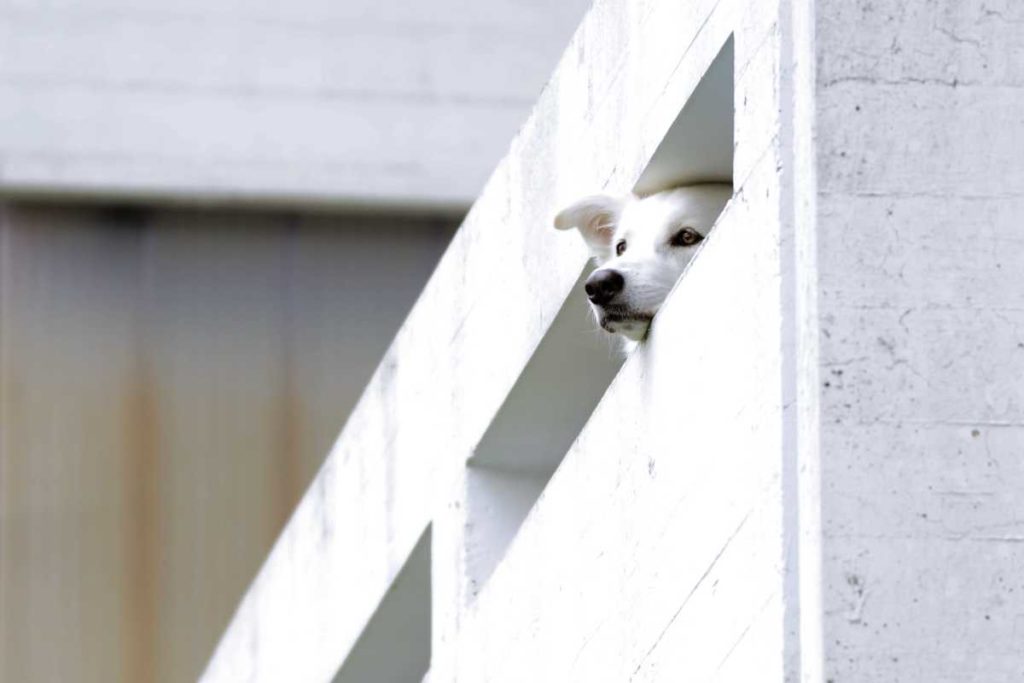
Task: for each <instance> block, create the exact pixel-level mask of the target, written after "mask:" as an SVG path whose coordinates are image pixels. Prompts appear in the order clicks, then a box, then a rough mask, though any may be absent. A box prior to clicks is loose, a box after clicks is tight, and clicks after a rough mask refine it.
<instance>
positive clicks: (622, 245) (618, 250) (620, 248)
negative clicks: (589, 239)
mask: <svg viewBox="0 0 1024 683" xmlns="http://www.w3.org/2000/svg"><path fill="white" fill-rule="evenodd" d="M625 251H626V240H619V243H618V244H616V245H615V255H616V256H622V255H623V254H624V253H625Z"/></svg>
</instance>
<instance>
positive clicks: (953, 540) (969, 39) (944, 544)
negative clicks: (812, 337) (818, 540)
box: [814, 0, 1024, 681]
mask: <svg viewBox="0 0 1024 683" xmlns="http://www.w3.org/2000/svg"><path fill="white" fill-rule="evenodd" d="M816 12H817V18H816V20H815V27H816V34H817V53H818V71H817V77H816V79H815V88H814V93H815V94H814V100H815V102H816V104H817V112H818V113H817V117H816V121H817V139H818V149H817V176H818V199H817V208H816V210H815V214H816V217H817V230H816V241H817V245H816V249H815V253H816V260H817V270H818V316H819V319H820V335H819V348H820V355H819V359H818V368H819V370H818V373H819V385H818V401H819V405H820V414H821V418H820V435H819V438H820V449H821V451H820V452H821V458H820V462H821V481H822V520H821V523H822V542H823V551H824V554H823V558H824V560H823V561H824V565H823V577H822V585H823V605H822V613H823V615H824V616H823V619H824V632H825V634H826V638H825V640H824V642H825V653H824V655H825V676H826V677H827V678H831V679H833V680H836V681H845V680H921V681H954V680H955V681H1010V680H1016V679H1018V678H1019V677H1020V672H1021V670H1022V664H1024V657H1022V654H1021V652H1022V651H1021V647H1020V643H1021V635H1022V632H1021V628H1022V626H1024V621H1022V619H1024V617H1022V615H1024V600H1022V593H1024V573H1022V567H1024V547H1022V545H1021V541H1022V540H1024V526H1022V522H1021V520H1022V519H1024V516H1022V513H1024V507H1022V506H1024V503H1022V498H1021V495H1020V492H1021V490H1022V487H1024V459H1022V457H1021V456H1022V455H1024V382H1022V381H1021V378H1022V377H1024V333H1022V330H1024V298H1022V297H1024V242H1022V235H1024V233H1022V228H1024V220H1022V216H1024V163H1022V162H1021V150H1024V125H1022V124H1024V113H1022V112H1024V59H1022V57H1024V32H1022V31H1021V27H1022V25H1024V24H1022V22H1024V6H1022V5H1021V3H1019V2H998V1H997V2H988V1H986V2H980V1H966V2H957V1H953V0H948V1H946V0H944V1H940V2H934V3H925V2H914V3H902V2H875V3H845V2H832V1H831V0H820V1H819V2H818V3H817V7H816ZM851 25H855V26H858V27H861V28H862V29H863V30H857V31H850V30H849V27H850V26H851Z"/></svg>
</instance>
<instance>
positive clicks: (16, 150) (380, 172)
mask: <svg viewBox="0 0 1024 683" xmlns="http://www.w3.org/2000/svg"><path fill="white" fill-rule="evenodd" d="M587 4H588V3H587V2H586V0H571V1H568V2H557V3H548V2H542V1H540V0H493V1H490V0H489V1H488V2H464V1H462V0H433V1H431V2H428V3H423V2H394V1H392V2H377V1H375V0H347V1H346V2H321V1H320V0H298V1H297V2H269V1H261V2H255V3H253V2H236V1H233V0H216V1H215V2H212V3H211V2H200V1H199V0H186V1H184V2H166V1H163V0H161V1H159V2H142V3H139V2H132V1H128V0H87V1H86V2H67V1H64V0H55V1H54V2H46V3H35V2H33V3H25V2H18V1H16V0H11V1H7V2H3V3H0V193H3V194H4V195H6V196H11V195H18V196H22V195H39V194H43V195H48V196H49V195H53V194H76V195H77V194H82V195H88V196H96V195H113V196H125V195H128V196H142V197H150V198H152V197H156V198H170V199H179V200H186V201H195V200H196V199H204V198H205V199H208V200H209V199H218V200H225V199H228V200H231V199H233V200H239V199H243V200H247V201H252V202H264V203H265V202H268V201H271V202H272V201H290V202H295V201H302V202H307V203H308V202H311V201H317V202H325V203H335V204H338V203H340V204H379V203H386V204H396V203H397V204H408V205H412V206H458V207H462V206H465V205H468V204H469V203H470V202H471V201H472V199H473V198H474V197H475V196H476V195H477V194H478V193H479V190H480V188H481V186H482V185H483V182H484V180H485V179H486V177H487V174H488V173H489V172H490V170H491V168H492V167H493V165H494V163H495V162H496V160H497V159H499V158H500V157H501V155H502V154H503V152H504V150H505V148H506V144H507V140H508V139H509V138H510V137H511V136H512V134H513V133H514V132H515V130H516V128H517V126H518V125H519V124H520V122H521V121H522V119H523V117H524V116H525V114H526V112H527V111H528V109H529V106H530V104H531V103H532V102H533V101H534V100H535V99H536V97H537V94H538V92H539V91H540V88H541V86H542V84H543V82H544V79H545V78H546V77H547V75H548V74H549V73H550V70H551V67H552V65H553V64H554V62H555V61H556V59H557V56H558V54H559V51H560V50H561V48H562V46H563V45H564V44H565V41H566V40H567V39H568V38H569V36H570V34H571V32H572V29H573V27H575V25H576V24H577V22H578V21H579V17H580V16H581V14H582V13H583V11H584V9H585V7H586V6H587Z"/></svg>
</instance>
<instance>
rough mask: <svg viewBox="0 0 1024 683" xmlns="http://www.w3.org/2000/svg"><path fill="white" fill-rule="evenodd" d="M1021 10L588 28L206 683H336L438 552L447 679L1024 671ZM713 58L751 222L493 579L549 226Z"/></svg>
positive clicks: (793, 5)
mask: <svg viewBox="0 0 1024 683" xmlns="http://www.w3.org/2000/svg"><path fill="white" fill-rule="evenodd" d="M1018 15H1019V10H1017V9H1016V8H1015V7H1011V6H1009V5H1005V6H1000V7H993V6H992V5H991V4H988V5H981V4H968V5H963V4H962V3H957V4H955V5H954V4H953V3H949V4H938V5H937V4H935V3H926V2H912V3H901V4H899V5H898V6H897V5H895V4H893V5H891V6H890V5H886V4H884V3H883V4H882V5H878V4H871V5H868V4H855V5H850V4H849V3H839V2H831V1H830V0H820V1H816V2H811V1H810V0H806V1H804V0H800V1H789V0H783V1H782V2H779V3H778V4H776V3H760V2H746V1H744V0H718V1H717V2H715V1H713V0H707V1H704V0H695V1H693V2H687V3H677V2H670V1H668V0H649V1H648V2H642V3H641V2H636V3H619V2H611V1H609V2H598V3H597V4H596V5H595V7H594V8H593V9H592V10H591V12H590V13H589V14H588V15H587V17H586V19H585V21H584V23H583V25H582V26H581V28H580V30H579V31H578V32H577V34H576V36H575V38H574V39H573V41H572V42H571V43H570V45H569V48H568V50H567V52H566V55H565V56H564V57H563V60H562V62H561V64H560V66H559V69H558V70H557V72H556V75H555V77H554V78H553V79H552V81H551V83H550V85H549V88H548V89H547V90H546V91H545V93H544V94H543V95H542V97H541V99H540V101H539V102H538V104H537V106H536V108H535V110H534V113H533V116H532V117H531V119H530V120H529V121H528V123H527V124H526V125H525V126H524V127H523V129H522V130H521V132H520V135H519V136H518V138H517V139H516V141H515V142H514V143H513V145H512V148H511V150H510V153H509V156H508V157H506V159H505V160H504V161H503V162H502V164H501V165H500V166H499V167H498V169H497V171H496V173H495V174H494V176H493V177H492V179H491V181H490V183H489V184H488V186H487V187H486V188H485V190H484V192H483V193H482V195H481V197H480V198H479V200H478V201H477V203H476V205H475V206H474V208H473V210H472V211H471V212H470V214H469V216H468V218H467V220H466V222H465V223H464V224H463V226H462V227H461V228H460V231H459V232H458V234H457V235H456V237H455V240H454V242H453V244H452V246H451V248H450V249H449V250H448V252H447V253H446V255H445V257H444V259H443V260H442V262H441V264H440V266H439V268H438V270H437V271H436V272H435V274H434V276H433V278H432V279H431V282H430V283H429V284H428V286H427V288H426V289H425V291H424V294H423V296H422V297H421V299H420V301H419V302H418V304H417V306H416V307H415V309H414V310H413V312H412V314H411V315H410V317H409V319H408V320H407V321H406V324H405V325H404V326H403V329H402V330H401V331H400V333H399V335H398V337H397V339H396V340H395V343H394V344H393V346H392V348H391V350H390V351H389V354H388V356H387V358H386V359H385V361H384V363H383V364H382V365H381V366H380V368H378V371H377V374H376V376H375V377H374V379H373V381H372V382H371V383H370V385H369V387H368V389H367V392H366V393H365V394H364V395H363V398H362V400H361V402H360V404H359V405H358V407H357V408H356V411H355V413H354V414H353V418H352V420H351V421H350V422H349V424H348V425H347V426H346V429H345V431H344V432H343V433H342V434H341V436H340V437H339V440H338V442H337V444H336V445H335V448H334V450H333V452H332V453H331V455H330V456H329V457H328V460H327V462H326V464H325V466H324V469H323V470H322V471H321V473H320V474H319V476H318V479H317V482H316V483H315V484H314V486H313V488H312V489H311V490H310V491H309V493H308V494H307V496H306V498H305V499H304V501H303V503H302V504H301V505H300V506H299V508H298V510H297V511H296V514H295V516H294V517H293V518H292V520H291V522H290V523H289V526H288V528H287V529H286V530H285V532H284V534H283V535H282V537H281V538H280V539H279V541H278V544H277V546H276V547H275V549H274V551H273V552H272V553H271V555H270V556H269V558H268V560H267V563H266V565H265V566H264V568H263V570H262V572H261V573H260V575H259V576H258V577H257V578H256V580H255V581H254V583H253V585H252V586H251V588H250V590H249V592H248V594H247V595H246V596H245V598H244V599H243V601H242V603H241V605H240V607H239V610H238V612H237V613H236V615H235V618H234V620H233V622H232V624H231V625H230V626H229V628H228V629H227V631H226V632H225V635H224V637H223V639H222V641H221V643H220V646H219V647H218V650H217V652H216V653H215V654H214V657H213V658H212V660H211V662H210V664H209V666H208V668H207V670H206V672H205V676H204V678H205V680H239V679H243V680H278V679H280V678H282V677H299V678H308V679H310V680H322V679H327V678H329V677H330V676H331V675H333V673H334V672H335V671H337V670H338V667H339V666H340V665H342V662H343V661H345V660H346V658H348V659H349V660H351V658H352V657H358V656H359V655H360V653H361V652H363V650H361V649H360V643H359V640H360V634H364V635H365V634H367V633H370V632H371V630H372V631H374V632H377V633H380V630H379V629H377V628H375V626H376V625H378V624H379V623H380V621H379V619H378V617H379V616H380V615H379V614H376V615H375V613H377V612H378V605H379V604H382V599H383V598H384V596H385V595H389V594H393V592H394V591H391V592H389V588H390V587H391V583H392V579H393V577H395V576H397V575H399V572H400V570H401V569H402V567H403V565H405V564H406V561H407V558H408V557H409V555H410V553H411V552H412V549H413V548H414V547H416V546H417V543H419V542H421V540H422V539H423V538H424V534H426V533H428V530H429V538H430V542H431V546H430V547H431V571H432V576H431V582H430V583H431V590H430V595H429V596H420V597H419V598H416V599H417V600H424V599H429V600H430V604H431V610H432V615H433V616H432V619H433V621H432V632H431V634H430V636H431V642H432V653H431V670H430V674H429V677H430V680H431V681H432V682H433V683H437V682H438V681H453V680H461V681H467V682H473V683H475V682H477V681H489V680H494V681H502V680H507V681H523V680H587V681H591V680H609V681H611V680H614V681H620V680H633V681H641V680H651V681H653V680H735V681H745V682H746V681H752V680H756V681H769V680H779V681H782V680H788V681H794V680H807V681H833V682H836V683H838V682H839V681H846V680H856V681H882V680H900V681H961V680H977V681H999V680H1007V681H1008V680H1014V679H1015V677H1017V676H1019V672H1020V669H1021V666H1022V662H1024V658H1022V656H1021V655H1020V653H1019V649H1016V648H1015V647H1014V643H1015V639H1018V640H1019V635H1020V633H1019V630H1020V626H1019V624H1020V619H1021V617H1020V615H1021V614H1024V602H1022V600H1021V597H1020V595H1021V587H1020V586H1019V575H1020V571H1019V568H1020V566H1021V563H1022V561H1024V555H1022V553H1024V550H1022V547H1024V546H1021V543H1020V540H1021V538H1020V530H1019V524H1018V518H1019V517H1020V510H1019V503H1018V502H1017V501H1018V500H1019V496H1017V495H1016V493H1017V491H1018V489H1019V486H1020V484H1021V483H1022V482H1021V478H1022V477H1021V475H1022V473H1021V470H1020V466H1019V460H1020V459H1019V458H1016V457H1015V455H1016V454H1017V453H1019V451H1020V449H1021V447H1022V445H1024V432H1022V431H1021V429H1020V428H1021V424H1022V422H1021V416H1020V414H1019V413H1020V407H1021V405H1024V401H1022V396H1021V393H1020V392H1021V387H1022V386H1024V385H1022V384H1021V383H1020V382H1019V381H1018V380H1019V377H1020V376H1021V372H1020V371H1021V367H1020V366H1021V363H1024V356H1021V348H1022V347H1021V344H1022V343H1024V342H1021V340H1020V338H1019V334H1018V328H1019V327H1020V323H1021V320H1019V318H1020V315H1019V311H1020V309H1021V308H1022V307H1021V305H1020V302H1019V301H1018V299H1019V297H1020V295H1019V292H1021V291H1024V286H1022V285H1024V280H1022V278H1024V275H1022V273H1024V269H1022V268H1021V267H1020V266H1021V265H1022V260H1024V252H1022V250H1021V242H1020V240H1019V238H1018V236H1017V234H1016V232H1017V228H1018V227H1019V225H1020V221H1019V215H1021V214H1020V209H1021V208H1022V207H1021V206H1020V199H1021V197H1020V187H1022V186H1024V185H1022V183H1021V180H1022V177H1021V176H1022V173H1024V171H1022V165H1021V164H1020V163H1019V161H1017V159H1016V153H1015V150H1019V149H1021V148H1022V144H1021V142H1022V141H1021V135H1022V133H1021V131H1022V130H1024V128H1021V127H1020V126H1019V123H1020V112H1021V111H1024V106H1022V104H1024V97H1022V93H1021V90H1020V85H1021V82H1020V78H1019V74H1017V73H1016V66H1015V64H1016V63H1015V62H1012V61H1010V60H1009V59H1008V58H1007V57H1006V55H1008V54H1020V51H1021V40H1022V39H1021V38H1020V37H1018V33H1019V32H1017V31H1014V28H1013V26H1014V24H1015V23H1019V21H1020V17H1019V16H1018ZM730 35H731V36H732V37H733V40H734V47H735V68H734V79H735V86H736V94H735V108H736V111H735V122H734V135H735V141H734V161H733V178H734V183H735V187H736V196H735V197H734V199H733V201H732V203H731V204H730V206H729V207H728V208H727V209H726V211H725V212H724V213H723V216H722V218H721V219H720V221H719V224H718V226H717V228H716V231H715V233H714V234H713V235H712V237H711V238H710V239H709V240H708V242H707V244H706V246H705V247H704V249H703V250H702V252H701V254H700V256H699V257H698V259H697V260H696V261H695V263H694V264H693V267H692V268H691V269H690V270H689V271H688V272H687V274H686V275H684V277H683V279H682V280H681V282H680V284H679V285H678V286H677V287H676V290H675V292H674V293H673V295H672V296H671V297H670V299H669V301H668V303H667V304H666V307H665V308H664V309H663V310H662V312H661V313H659V316H658V319H657V320H656V322H655V324H654V327H653V329H652V332H651V335H650V337H649V339H648V340H647V342H646V343H645V344H643V345H641V346H640V347H639V348H638V349H637V350H636V351H635V352H633V353H632V354H631V355H630V356H629V358H628V359H627V360H626V361H625V363H624V365H623V367H622V370H621V371H620V372H619V374H618V376H617V377H616V379H615V380H614V381H613V382H612V384H611V386H610V387H609V388H608V390H607V392H606V393H605V395H604V396H603V398H601V400H600V403H599V404H598V405H597V408H596V409H595V411H594V413H593V415H592V416H591V418H590V420H589V421H588V422H587V424H586V425H585V426H584V427H583V428H582V430H581V431H580V434H579V437H578V439H577V440H576V441H575V443H574V444H573V445H572V446H571V447H570V448H569V449H568V453H567V454H566V456H565V458H564V460H563V461H562V462H561V464H560V466H559V467H558V468H557V470H556V471H555V472H554V475H553V477H552V478H551V480H550V481H548V482H546V484H545V482H544V480H543V477H541V478H540V486H542V487H543V492H542V493H541V494H540V498H539V500H538V501H537V502H536V503H535V504H534V505H533V506H532V509H530V510H529V512H528V513H527V515H526V519H525V521H524V522H523V524H522V526H521V527H520V528H519V530H518V532H517V533H516V534H515V536H514V538H512V540H511V543H510V544H509V545H508V546H507V548H504V550H503V551H502V553H501V554H502V557H501V559H500V560H499V561H498V562H497V564H496V566H495V567H494V570H493V573H491V574H490V576H489V577H484V578H485V581H482V582H481V581H478V580H477V579H478V577H475V576H473V575H472V572H473V567H474V566H475V565H474V563H475V562H476V560H477V559H478V558H479V557H480V555H479V551H480V548H479V547H477V546H476V545H475V544H478V543H480V531H481V526H485V527H486V526H487V525H481V524H480V521H479V520H477V519H475V518H474V515H476V514H479V511H480V510H484V511H485V513H486V514H502V511H503V510H505V509H507V508H518V507H521V506H522V500H521V498H523V495H522V494H523V491H524V490H526V489H528V487H529V483H528V482H525V481H524V480H523V474H522V473H515V474H514V475H510V476H514V477H516V479H515V482H514V483H512V484H510V485H509V487H508V488H506V489H505V493H506V494H507V495H506V496H504V497H500V496H499V497H496V498H495V504H494V505H493V506H490V507H488V506H480V505H478V504H477V503H476V502H474V496H477V495H479V493H480V490H479V487H478V486H477V484H478V483H479V481H477V480H476V479H474V476H475V475H474V473H473V472H474V470H473V467H474V466H475V465H474V462H473V458H474V456H475V455H476V449H477V448H478V447H479V446H480V444H481V443H482V439H483V438H485V435H486V433H487V431H488V429H489V427H490V425H491V424H492V423H493V422H494V421H495V420H496V419H498V420H500V419H502V417H501V416H502V411H503V410H504V409H505V407H504V403H505V399H506V397H507V396H508V395H509V392H510V391H512V390H513V387H514V385H515V384H516V383H517V381H518V380H519V378H520V377H521V376H522V375H523V374H524V367H527V364H528V362H529V361H530V359H531V357H532V356H534V355H535V353H541V352H542V351H543V347H544V344H545V343H548V342H549V337H551V336H552V335H554V334H555V333H554V332H552V331H551V330H550V329H549V326H555V325H557V320H558V319H559V318H558V316H559V311H560V309H562V304H563V302H568V303H566V305H567V306H572V305H573V303H572V302H573V301H576V300H578V298H579V296H580V295H579V293H578V291H575V289H574V285H575V283H576V282H577V281H578V277H579V275H580V272H581V269H582V267H583V262H584V260H585V255H584V253H583V249H582V246H581V245H580V244H578V243H577V242H576V241H575V239H574V237H573V236H572V235H564V234H555V233H554V232H553V231H551V230H550V228H549V221H550V217H551V216H552V215H553V214H554V212H555V211H556V210H557V209H558V208H560V207H561V206H562V205H564V203H565V202H566V201H568V200H570V199H572V198H575V197H577V196H578V195H580V194H582V193H588V192H593V191H594V190H595V189H599V188H603V189H605V190H608V191H611V192H617V191H624V190H626V189H628V188H630V187H632V186H633V185H634V183H636V182H637V180H638V179H639V178H640V177H641V175H642V173H643V171H644V168H645V166H646V165H647V163H648V161H649V160H650V158H651V156H652V154H653V153H654V150H655V148H656V147H657V146H658V144H659V143H660V142H661V139H662V137H663V136H664V135H665V132H666V131H667V130H668V129H669V126H670V124H671V123H672V121H673V119H674V118H675V116H676V115H677V114H678V113H679V111H680V109H681V107H682V106H683V104H684V103H685V102H686V100H687V98H688V97H689V95H690V93H691V92H692V91H693V88H694V87H695V85H696V83H697V81H698V80H699V79H700V77H701V75H702V73H703V72H704V70H705V69H706V68H707V67H708V65H709V64H710V63H711V61H712V59H713V58H714V56H715V55H716V54H717V53H718V51H719V49H720V48H721V46H722V45H723V44H724V43H725V42H726V39H727V37H728V36H730ZM901 55H903V56H902V57H901ZM989 56H990V57H989ZM553 321H555V322H554V323H553ZM579 334H580V335H586V334H591V333H590V332H588V331H587V330H586V329H585V328H581V329H580V332H579ZM538 349H540V350H538ZM552 381H553V382H559V383H562V384H563V385H564V386H565V387H567V388H566V391H567V392H571V391H572V387H573V384H574V380H573V377H571V376H570V377H560V376H559V377H552ZM523 428H524V429H528V428H529V425H528V424H526V425H524V426H523ZM467 463H468V467H467ZM492 474H493V473H492ZM531 476H532V475H531ZM493 483H494V482H493V481H491V482H490V483H489V484H488V485H489V486H490V485H493ZM510 501H511V502H510ZM485 521H487V520H485ZM491 526H493V527H494V528H499V527H501V525H491ZM506 532H507V530H505V529H502V531H501V533H502V535H506ZM484 550H487V551H488V552H490V550H491V549H488V548H485V549H484ZM384 637H386V635H385V636H384Z"/></svg>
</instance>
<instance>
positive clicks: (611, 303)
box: [555, 183, 732, 340]
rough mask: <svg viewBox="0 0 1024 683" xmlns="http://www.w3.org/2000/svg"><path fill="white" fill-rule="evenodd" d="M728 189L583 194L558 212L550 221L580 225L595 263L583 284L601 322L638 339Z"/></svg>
mask: <svg viewBox="0 0 1024 683" xmlns="http://www.w3.org/2000/svg"><path fill="white" fill-rule="evenodd" d="M731 195H732V187H731V186H730V185H726V184H717V183H716V184H705V185H691V186H689V187H681V188H678V189H675V190H667V191H665V192H659V193H657V194H654V195H651V196H649V197H644V198H642V199H641V198H638V197H635V196H632V195H630V196H627V197H619V198H616V197H608V196H600V195H599V196H594V197H587V198H586V199H582V200H580V201H578V202H576V203H575V204H573V205H572V206H570V207H568V208H566V209H565V210H564V211H562V212H561V213H559V214H558V215H557V216H556V217H555V227H556V228H558V229H559V230H568V229H569V228H576V229H577V230H579V232H580V235H582V236H583V239H584V241H585V242H586V243H587V246H588V247H589V248H590V251H591V254H592V255H593V257H594V260H595V262H596V263H597V269H596V270H595V271H594V272H593V273H591V275H590V277H589V278H587V282H586V286H585V289H586V293H587V298H588V299H590V305H591V307H592V308H593V309H594V315H595V317H596V318H597V322H598V324H599V325H600V326H601V327H602V328H604V329H605V330H607V331H608V332H614V333H618V334H621V335H623V336H625V337H628V338H629V339H634V340H639V339H642V338H643V337H644V335H645V334H646V333H647V327H648V325H649V324H650V322H651V319H652V318H653V317H654V314H655V313H657V312H658V309H659V308H660V307H661V304H662V303H664V301H665V297H666V296H668V293H669V290H671V289H672V287H673V286H674V285H675V283H676V280H677V279H679V276H680V275H681V274H682V272H683V269H685V268H686V264H687V263H689V262H690V259H692V258H693V255H694V253H695V252H696V249H697V246H698V245H699V244H700V243H701V241H703V239H704V238H705V237H706V236H707V234H708V232H709V231H710V230H711V226H712V225H713V224H714V222H715V219H716V218H717V217H718V214H719V213H720V212H721V211H722V207H724V206H725V203H726V202H727V201H728V200H729V197H730V196H731Z"/></svg>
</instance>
